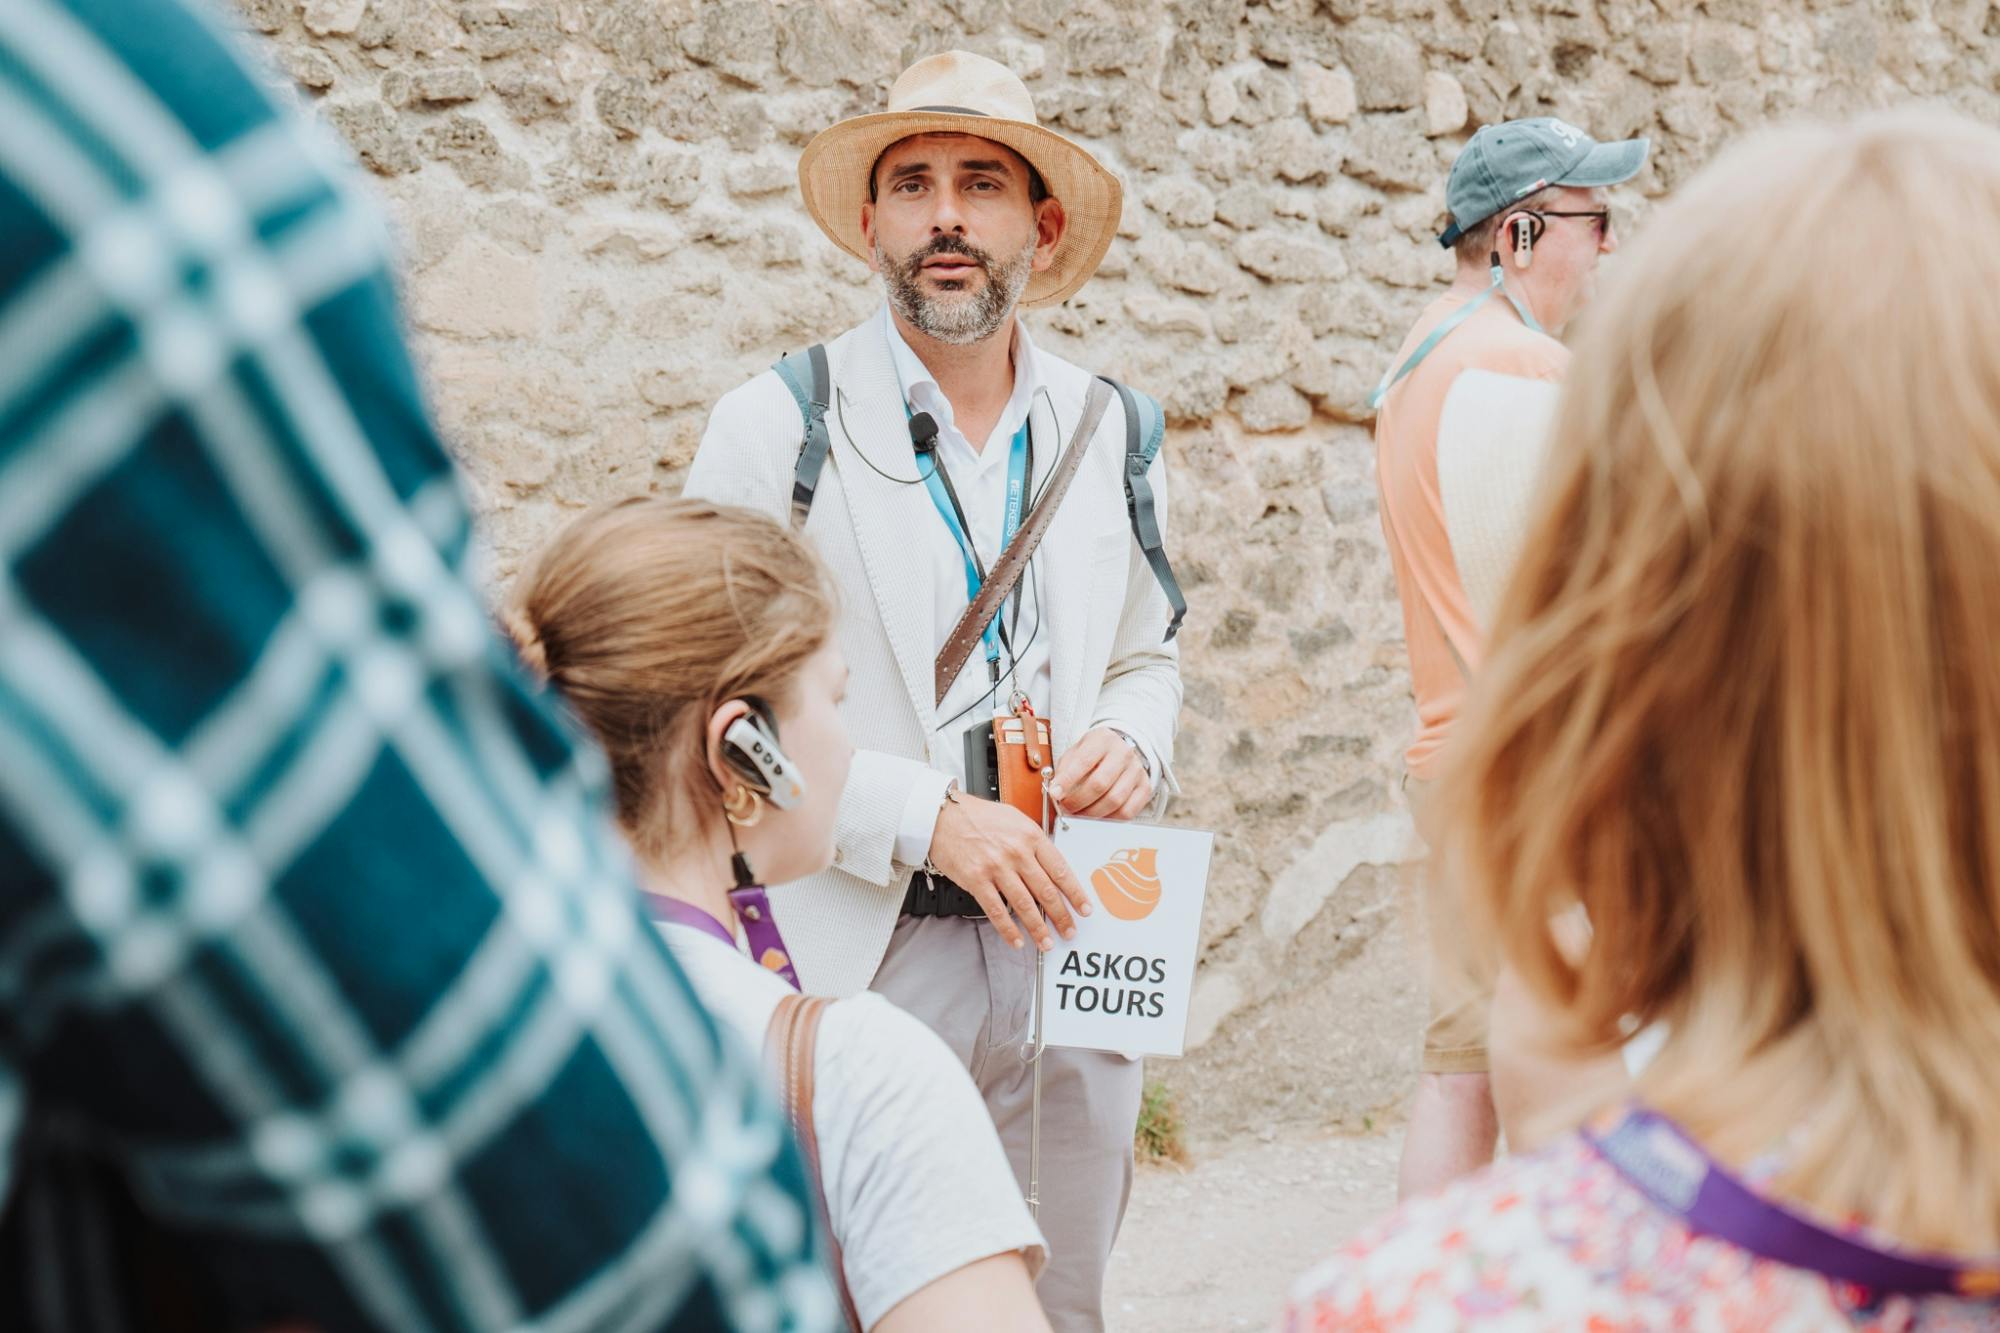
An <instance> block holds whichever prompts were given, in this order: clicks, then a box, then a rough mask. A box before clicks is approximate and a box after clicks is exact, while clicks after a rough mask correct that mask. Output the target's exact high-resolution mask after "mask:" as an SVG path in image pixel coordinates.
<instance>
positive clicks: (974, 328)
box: [875, 240, 1035, 347]
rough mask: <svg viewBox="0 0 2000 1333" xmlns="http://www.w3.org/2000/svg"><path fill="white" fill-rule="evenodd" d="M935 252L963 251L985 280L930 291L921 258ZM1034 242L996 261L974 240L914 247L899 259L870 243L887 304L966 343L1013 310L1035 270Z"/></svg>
mask: <svg viewBox="0 0 2000 1333" xmlns="http://www.w3.org/2000/svg"><path fill="white" fill-rule="evenodd" d="M940 254H957V255H963V256H965V257H966V258H968V259H971V260H972V261H973V262H975V263H977V264H978V265H979V267H980V268H981V269H983V270H984V271H985V273H986V281H985V283H984V284H982V285H981V286H980V288H979V290H978V291H975V292H969V293H968V292H947V293H944V294H943V295H932V294H930V293H928V292H926V291H925V290H924V289H923V287H922V285H921V282H922V272H923V265H924V261H925V260H927V259H931V258H934V257H935V256H937V255H940ZM1034 260H1035V243H1034V242H1033V241H1032V240H1031V241H1029V242H1028V244H1027V247H1026V248H1025V249H1023V250H1022V251H1021V253H1020V254H1018V255H1015V256H1014V257H1013V258H1012V259H1008V260H999V261H996V260H995V259H994V258H993V256H992V255H989V254H988V253H986V252H985V251H984V250H981V249H978V248H977V247H975V246H971V245H966V244H964V243H963V242H960V243H958V244H956V245H945V246H938V245H936V244H935V243H934V244H932V245H927V246H925V247H923V248H922V249H920V250H918V251H917V252H916V253H915V254H913V255H911V256H910V257H909V258H907V259H904V260H902V261H900V262H898V261H896V260H894V259H891V258H890V257H889V256H888V255H887V254H886V253H884V251H883V249H882V244H881V242H880V241H877V242H876V243H875V262H876V263H877V264H878V265H880V266H881V269H882V285H883V286H884V287H885V288H886V289H887V290H888V294H889V305H890V308H892V309H893V310H895V312H896V313H897V314H899V315H901V316H902V317H903V318H904V319H906V320H908V321H909V322H910V325H911V327H913V328H915V329H917V330H918V331H919V332H921V333H923V334H924V335H925V336H926V337H931V338H935V339H937V340H938V341H939V342H941V343H951V344H954V345H956V346H961V347H962V346H965V345H967V344H970V343H976V342H980V341H983V340H984V339H987V338H990V337H992V336H993V335H994V334H995V333H996V332H998V331H999V329H1000V326H1001V325H1002V324H1005V323H1006V322H1007V316H1009V315H1011V314H1013V313H1014V305H1015V303H1016V302H1017V301H1019V300H1020V299H1021V293H1022V292H1024V291H1026V290H1027V288H1028V279H1029V278H1030V277H1032V276H1034Z"/></svg>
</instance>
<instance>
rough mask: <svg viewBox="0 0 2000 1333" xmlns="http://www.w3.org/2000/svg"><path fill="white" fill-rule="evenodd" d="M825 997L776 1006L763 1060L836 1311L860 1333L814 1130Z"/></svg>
mask: <svg viewBox="0 0 2000 1333" xmlns="http://www.w3.org/2000/svg"><path fill="white" fill-rule="evenodd" d="M830 1003H831V1001H829V1000H828V999H827V998H826V997H825V996H823V995H787V996H786V997H785V998H784V999H782V1000H780V1001H778V1007H777V1009H776V1011H774V1012H773V1013H772V1015H771V1025H770V1026H769V1027H768V1028H766V1029H765V1030H764V1058H765V1061H766V1062H767V1064H768V1065H769V1066H770V1068H771V1072H772V1073H773V1074H774V1075H775V1076H776V1077H777V1082H778V1095H779V1099H780V1100H781V1101H782V1102H783V1103H784V1108H785V1116H786V1118H787V1119H788V1120H790V1121H791V1124H792V1133H793V1134H794V1135H795V1136H796V1137H797V1139H798V1143H799V1155H800V1156H802V1157H804V1158H805V1160H806V1175H807V1178H808V1179H807V1182H806V1183H807V1184H808V1185H810V1186H811V1187H812V1193H813V1200H814V1202H815V1203H816V1204H817V1205H818V1206H819V1220H820V1223H821V1225H822V1226H823V1227H825V1229H826V1243H827V1247H828V1249H829V1250H830V1251H831V1257H832V1260H833V1275H834V1278H835V1279H836V1281H837V1282H838V1283H839V1286H840V1306H841V1309H842V1311H844V1312H845V1313H846V1315H847V1326H848V1328H849V1329H850V1330H852V1333H862V1330H861V1316H860V1315H859V1313H857V1311H856V1310H855V1307H854V1297H853V1295H852V1294H851V1293H850V1292H849V1291H848V1287H847V1272H846V1269H845V1267H844V1265H843V1264H842V1262H841V1257H840V1241H839V1239H838V1238H836V1237H835V1236H834V1234H833V1218H832V1214H831V1212H830V1211H829V1210H828V1208H827V1206H826V1184H825V1181H824V1180H823V1179H822V1178H821V1176H820V1172H819V1135H818V1134H817V1133H815V1132H814V1130H813V1084H814V1080H813V1069H814V1064H815V1061H816V1059H817V1056H818V1047H819V1021H820V1019H821V1018H822V1017H823V1016H824V1015H825V1013H826V1007H827V1005H828V1004H830Z"/></svg>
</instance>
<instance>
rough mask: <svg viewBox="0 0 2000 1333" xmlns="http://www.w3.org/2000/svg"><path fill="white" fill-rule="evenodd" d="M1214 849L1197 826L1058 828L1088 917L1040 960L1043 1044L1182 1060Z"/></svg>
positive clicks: (1064, 823)
mask: <svg viewBox="0 0 2000 1333" xmlns="http://www.w3.org/2000/svg"><path fill="white" fill-rule="evenodd" d="M1214 843H1215V835H1214V834H1213V833H1204V832H1202V831H1200V830H1198V829H1184V828H1167V827H1163V826H1160V825H1153V824H1128V823H1114V822H1111V821H1109V820H1100V819H1065V820H1061V821H1059V822H1058V825H1057V828H1056V849H1057V850H1058V851H1060V852H1061V853H1062V854H1063V857H1064V859H1066V860H1067V861H1068V862H1069V864H1070V869H1072V870H1074V871H1075V872H1076V876H1077V878H1078V879H1080V880H1082V881H1083V885H1084V889H1085V891H1086V892H1088V893H1089V894H1090V903H1091V914H1090V915H1089V916H1087V917H1078V918H1077V919H1076V938H1075V939H1073V940H1063V939H1061V938H1058V939H1057V940H1056V947H1055V948H1054V949H1052V950H1050V951H1049V954H1048V956H1047V957H1046V958H1044V959H1043V960H1042V1040H1043V1042H1044V1043H1045V1044H1046V1045H1049V1046H1077V1047H1082V1048H1084V1049H1086V1050H1097V1051H1118V1052H1121V1053H1123V1054H1126V1055H1179V1054H1180V1053H1181V1047H1182V1045H1183V1043H1184V1042H1185V1041H1186V1038H1187V1015H1188V996H1189V994H1190V993H1191V992H1192V991H1193V989H1194V964H1195V954H1196V951H1197V950H1198V949H1199V948H1200V944H1201V905H1202V900H1203V898H1204V897H1205V896H1206V895H1207V893H1208V858H1209V853H1210V851H1211V850H1212V849H1213V846H1214Z"/></svg>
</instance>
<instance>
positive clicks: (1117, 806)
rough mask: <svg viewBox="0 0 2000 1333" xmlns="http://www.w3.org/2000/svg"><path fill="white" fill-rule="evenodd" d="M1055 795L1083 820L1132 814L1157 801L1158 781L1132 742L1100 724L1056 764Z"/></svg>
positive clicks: (1065, 810) (1066, 810) (1051, 792)
mask: <svg viewBox="0 0 2000 1333" xmlns="http://www.w3.org/2000/svg"><path fill="white" fill-rule="evenodd" d="M1049 795H1050V796H1052V797H1054V798H1055V802H1056V804H1057V805H1058V806H1060V807H1062V810H1063V813H1065V814H1071V815H1075V816H1077V817H1078V818H1080V819H1130V818H1132V817H1133V816H1134V815H1136V814H1138V813H1139V812H1140V811H1141V810H1144V809H1145V808H1146V807H1147V806H1149V805H1151V804H1152V803H1153V780H1152V779H1151V778H1149V777H1147V776H1146V764H1145V761H1144V760H1142V759H1141V758H1139V751H1138V750H1137V749H1135V748H1134V747H1133V746H1132V744H1131V742H1129V741H1127V740H1126V739H1125V738H1124V737H1123V736H1121V735H1119V734H1118V733H1117V732H1115V731H1113V730H1112V729H1111V728H1109V727H1095V728H1092V729H1091V730H1089V731H1086V732H1084V733H1083V738H1082V739H1081V740H1079V741H1078V742H1077V743H1076V744H1075V745H1073V746H1071V747H1070V749H1069V753H1068V754H1065V755H1064V756H1063V757H1062V762H1060V763H1058V764H1057V765H1056V771H1055V774H1054V776H1053V777H1051V778H1050V780H1049Z"/></svg>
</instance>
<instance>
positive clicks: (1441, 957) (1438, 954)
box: [1403, 776, 1499, 1074]
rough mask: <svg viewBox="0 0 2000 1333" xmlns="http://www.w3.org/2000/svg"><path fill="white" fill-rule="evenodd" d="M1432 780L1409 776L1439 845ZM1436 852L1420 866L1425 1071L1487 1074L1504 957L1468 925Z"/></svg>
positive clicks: (1417, 815)
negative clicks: (1490, 1023)
mask: <svg viewBox="0 0 2000 1333" xmlns="http://www.w3.org/2000/svg"><path fill="white" fill-rule="evenodd" d="M1431 789H1432V784H1431V783H1429V782H1426V781H1425V780H1424V779H1422V778H1413V777H1407V776H1406V777H1405V778H1404V779H1403V790H1404V792H1405V793H1407V794H1408V796H1409V801H1410V817H1411V818H1412V819H1413V820H1415V821H1416V825H1417V836H1418V837H1420V838H1422V839H1423V840H1424V846H1425V848H1426V849H1431V848H1435V847H1436V846H1437V842H1438V839H1437V836H1436V834H1437V830H1436V828H1435V826H1434V825H1433V824H1432V823H1431V822H1430V820H1429V818H1428V815H1429V805H1430V794H1431ZM1438 862H1439V858H1438V856H1437V854H1436V853H1435V852H1434V851H1432V852H1431V853H1430V854H1429V855H1428V856H1426V858H1425V860H1424V865H1423V868H1422V870H1421V871H1419V872H1418V873H1419V877H1420V879H1421V881H1422V887H1423V896H1422V899H1421V901H1422V903H1423V912H1424V935H1425V939H1426V946H1425V947H1426V950H1427V955H1426V959H1425V962H1426V967H1425V981H1426V982H1427V985H1428V989H1429V991H1430V1021H1429V1022H1428V1023H1427V1024H1425V1026H1424V1059H1423V1071H1424V1072H1425V1073H1426V1074H1483V1073H1485V1072H1486V1071H1487V1058H1486V1016H1487V1011H1488V1010H1490V1009H1491V1008H1492V1007H1493V974H1494V972H1495V970H1496V969H1497V967H1498V964H1499V959H1498V957H1497V956H1496V955H1495V953H1494V951H1493V949H1492V948H1491V947H1490V945H1488V946H1486V947H1481V945H1480V943H1479V942H1478V941H1476V940H1474V939H1473V938H1472V937H1471V935H1470V933H1469V932H1468V931H1467V930H1466V926H1465V916H1466V914H1465V912H1464V910H1463V904H1462V903H1460V902H1459V898H1458V895H1457V894H1456V893H1455V892H1453V891H1452V889H1451V886H1450V885H1449V884H1447V883H1446V882H1445V878H1444V876H1443V874H1441V873H1440V871H1439V864H1438Z"/></svg>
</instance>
